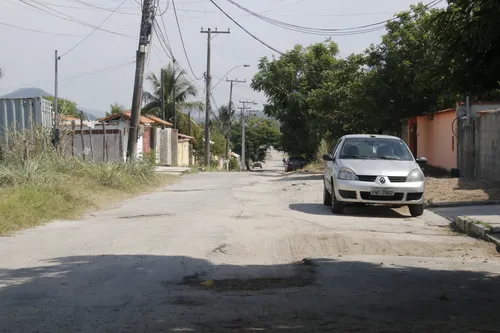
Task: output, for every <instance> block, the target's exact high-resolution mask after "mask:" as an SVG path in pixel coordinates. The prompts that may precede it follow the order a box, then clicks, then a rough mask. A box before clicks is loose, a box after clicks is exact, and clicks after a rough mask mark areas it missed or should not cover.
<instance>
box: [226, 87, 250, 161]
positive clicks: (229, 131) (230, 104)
mask: <svg viewBox="0 0 500 333" xmlns="http://www.w3.org/2000/svg"><path fill="white" fill-rule="evenodd" d="M226 82H229V83H230V86H229V104H228V109H229V128H228V129H227V130H228V133H227V137H226V158H227V159H228V160H229V157H230V156H229V151H230V150H231V147H230V146H231V125H232V120H233V118H232V114H231V112H232V110H233V86H234V85H235V84H238V83H246V82H247V80H238V79H234V80H229V79H226Z"/></svg>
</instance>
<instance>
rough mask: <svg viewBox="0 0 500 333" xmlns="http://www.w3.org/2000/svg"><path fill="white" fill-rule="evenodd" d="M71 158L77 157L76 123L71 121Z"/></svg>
mask: <svg viewBox="0 0 500 333" xmlns="http://www.w3.org/2000/svg"><path fill="white" fill-rule="evenodd" d="M71 157H75V121H74V120H72V121H71Z"/></svg>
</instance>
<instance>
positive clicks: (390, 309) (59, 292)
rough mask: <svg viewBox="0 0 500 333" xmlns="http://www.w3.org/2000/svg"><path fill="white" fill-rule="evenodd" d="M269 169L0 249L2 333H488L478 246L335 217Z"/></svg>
mask: <svg viewBox="0 0 500 333" xmlns="http://www.w3.org/2000/svg"><path fill="white" fill-rule="evenodd" d="M273 159H274V161H272V162H270V163H268V164H267V165H266V166H265V168H266V167H268V168H269V165H271V168H270V169H268V170H264V171H263V172H251V173H199V174H194V175H189V176H185V177H182V179H181V181H179V182H178V183H177V184H175V185H172V186H169V187H168V188H165V189H162V190H161V191H158V192H156V193H153V194H149V195H144V196H141V197H139V198H136V199H134V200H131V201H128V202H126V203H125V204H123V205H121V206H119V207H116V208H113V209H110V210H107V211H102V212H97V213H95V214H92V215H89V216H88V217H86V218H85V219H82V220H80V221H61V222H54V223H51V224H48V225H46V226H43V227H39V228H36V229H34V230H29V231H25V232H23V233H20V234H19V235H16V236H14V237H10V238H3V239H0V254H1V256H0V332H30V333H31V332H48V333H49V332H50V333H56V332H85V333H87V332H88V333H90V332H112V333H115V332H116V333H118V332H120V333H123V332H178V331H184V332H242V331H249V330H250V331H251V330H255V329H259V330H261V331H264V332H450V331H453V332H470V331H474V332H497V331H498V323H497V321H496V316H497V315H498V308H499V302H500V299H499V295H500V279H499V274H500V263H499V257H498V255H497V254H496V252H495V251H494V249H493V247H492V246H491V245H489V244H486V243H484V242H481V241H477V240H474V239H471V238H467V237H464V236H461V235H456V234H453V233H452V232H451V231H449V229H448V228H447V224H448V221H447V220H445V219H444V218H442V217H440V216H438V215H435V214H434V213H432V212H426V213H425V214H424V215H423V216H422V217H420V218H415V219H413V218H410V217H409V215H408V214H407V212H406V211H405V210H402V211H394V210H390V209H383V208H382V209H380V208H379V209H374V208H364V209H356V210H350V211H349V210H348V211H347V213H346V214H345V215H342V216H333V215H331V214H330V212H329V210H328V208H326V207H324V206H322V204H321V195H322V192H321V190H322V187H321V186H322V183H321V178H320V177H319V176H317V175H307V174H305V175H304V174H302V175H300V174H294V175H288V176H286V177H283V176H282V175H281V174H280V172H281V170H282V167H281V165H280V160H281V157H280V156H278V155H276V154H275V155H273ZM304 258H310V259H306V260H303V259H304Z"/></svg>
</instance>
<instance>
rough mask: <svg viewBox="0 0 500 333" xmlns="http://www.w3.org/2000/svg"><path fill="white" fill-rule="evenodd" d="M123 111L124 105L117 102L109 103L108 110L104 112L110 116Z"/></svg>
mask: <svg viewBox="0 0 500 333" xmlns="http://www.w3.org/2000/svg"><path fill="white" fill-rule="evenodd" d="M123 111H125V107H124V106H123V105H120V104H118V103H114V104H111V105H110V106H109V112H106V116H110V115H112V114H115V113H120V112H123Z"/></svg>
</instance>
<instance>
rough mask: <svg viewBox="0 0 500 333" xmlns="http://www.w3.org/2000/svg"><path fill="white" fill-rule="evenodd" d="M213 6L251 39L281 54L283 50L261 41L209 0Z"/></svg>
mask: <svg viewBox="0 0 500 333" xmlns="http://www.w3.org/2000/svg"><path fill="white" fill-rule="evenodd" d="M209 1H210V2H211V3H212V4H213V5H214V6H215V7H217V8H218V9H219V10H220V11H221V12H222V13H223V14H224V15H226V17H227V18H229V19H230V20H231V21H233V22H234V24H236V25H237V26H238V27H240V29H241V30H243V31H245V32H246V33H247V34H248V35H250V36H251V37H252V38H253V39H255V40H256V41H258V42H259V43H261V44H262V45H264V46H266V47H267V48H269V49H270V50H273V51H274V52H276V53H278V54H281V55H283V52H280V51H278V50H277V49H275V48H274V47H272V46H270V45H269V44H267V43H265V42H263V41H262V40H261V39H259V38H258V37H256V36H255V35H254V34H252V33H251V32H250V31H248V30H247V29H245V28H244V27H243V26H242V25H241V24H239V23H238V22H237V21H236V20H235V19H233V18H232V17H231V16H230V15H229V14H228V13H226V12H225V11H224V10H223V9H222V8H220V7H219V5H217V4H216V3H215V1H213V0H209Z"/></svg>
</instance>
